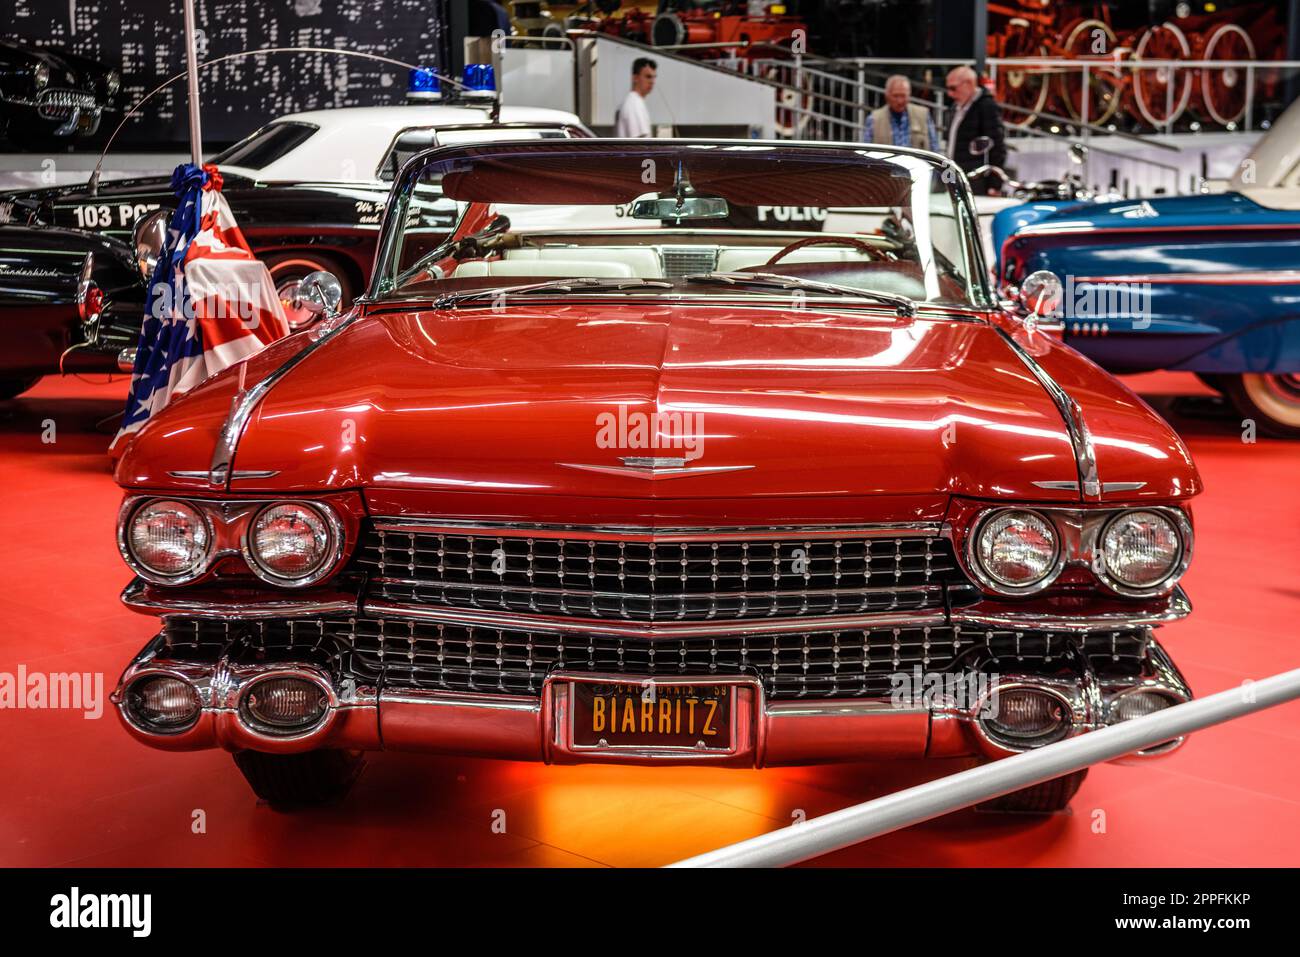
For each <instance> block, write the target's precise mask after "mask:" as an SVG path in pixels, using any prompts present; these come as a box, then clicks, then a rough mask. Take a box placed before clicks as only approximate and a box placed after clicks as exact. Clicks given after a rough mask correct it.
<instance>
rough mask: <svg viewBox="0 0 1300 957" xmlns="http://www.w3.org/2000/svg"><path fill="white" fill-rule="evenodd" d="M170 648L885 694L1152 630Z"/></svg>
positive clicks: (493, 681) (195, 630) (256, 641)
mask: <svg viewBox="0 0 1300 957" xmlns="http://www.w3.org/2000/svg"><path fill="white" fill-rule="evenodd" d="M164 637H165V641H166V642H167V645H168V648H169V651H170V652H171V653H172V654H174V655H175V656H176V657H182V658H184V657H188V655H187V654H186V653H185V650H186V649H189V648H206V649H213V648H215V647H218V646H220V647H222V648H223V650H222V651H221V652H219V653H218V654H228V655H230V656H231V657H232V658H233V659H235V660H249V661H274V660H290V659H292V660H303V659H306V660H309V661H317V662H320V663H321V664H322V665H325V666H327V667H330V668H332V669H333V670H334V671H335V672H336V673H339V674H347V675H351V676H353V677H356V678H358V679H361V680H363V681H368V682H373V683H376V684H378V683H382V685H383V686H384V687H386V688H398V689H401V688H406V689H412V688H421V689H429V690H445V691H476V692H492V693H502V694H516V695H538V694H540V692H541V688H542V684H543V682H544V681H545V679H546V676H547V675H548V674H551V673H552V672H554V671H560V670H566V671H591V672H596V673H612V674H626V675H629V676H634V677H643V676H652V675H659V676H663V677H670V676H681V675H688V676H695V675H698V676H702V677H703V676H734V675H752V676H754V677H756V678H758V679H759V680H760V681H761V682H762V684H763V688H764V692H765V694H766V695H767V696H768V697H769V698H774V699H790V698H851V697H882V696H888V695H889V693H890V691H891V684H892V682H891V676H892V675H895V674H898V673H900V672H902V673H911V672H912V669H914V668H917V667H919V668H921V669H922V670H923V671H926V672H944V671H952V670H957V669H961V668H984V669H986V670H990V671H998V672H1001V673H1003V674H1007V673H1010V672H1013V671H1019V670H1034V669H1037V668H1047V669H1054V668H1056V667H1058V666H1060V665H1061V664H1062V663H1063V662H1064V661H1065V658H1066V656H1067V654H1069V653H1070V652H1069V650H1068V649H1069V648H1070V645H1071V643H1073V645H1074V647H1075V648H1077V649H1078V650H1079V651H1081V652H1082V653H1084V654H1086V655H1088V657H1089V658H1090V659H1091V660H1092V662H1093V666H1094V667H1095V668H1096V669H1097V670H1098V672H1101V673H1112V672H1116V671H1120V672H1128V671H1131V670H1133V669H1135V668H1137V667H1138V666H1139V663H1140V661H1141V656H1142V653H1143V649H1144V648H1145V646H1146V641H1147V637H1148V632H1147V631H1146V630H1145V629H1128V630H1123V631H1104V632H1096V633H1092V634H1088V635H1065V634H1062V633H1052V632H1045V631H1028V630H1020V631H1017V630H1008V629H988V628H982V627H974V626H970V625H936V626H928V627H918V626H908V627H888V628H870V629H861V628H854V629H843V630H838V631H808V632H805V633H788V632H783V633H779V634H772V635H749V636H740V635H737V636H725V637H715V638H680V639H679V638H672V639H655V640H645V639H635V638H620V637H617V636H611V635H598V634H586V633H583V634H562V633H559V632H547V631H537V630H522V629H503V628H492V627H484V626H476V625H464V624H452V623H439V622H429V621H419V620H415V619H394V618H387V619H381V618H370V617H356V618H331V619H301V620H299V619H288V620H284V619H272V620H266V621H247V622H227V621H222V620H216V619H180V618H169V619H168V620H167V622H166V623H165V626H164Z"/></svg>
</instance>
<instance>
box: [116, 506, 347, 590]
mask: <svg viewBox="0 0 1300 957" xmlns="http://www.w3.org/2000/svg"><path fill="white" fill-rule="evenodd" d="M246 518H247V521H246V522H245V523H244V524H243V527H242V530H239V531H236V532H233V533H230V532H228V531H227V530H226V529H225V528H222V530H221V531H222V535H220V536H219V535H218V530H217V527H216V525H215V523H214V522H213V520H212V517H211V516H210V515H208V514H205V513H204V512H203V511H202V510H201V509H200V508H199V507H197V506H196V505H195V504H192V503H190V502H183V501H179V500H175V499H154V500H153V501H149V502H146V503H145V504H144V505H142V506H140V507H139V508H137V509H136V510H135V511H134V512H133V513H131V515H130V517H129V518H128V519H127V522H126V524H125V526H124V528H123V529H122V534H121V535H120V544H121V548H122V554H123V557H124V558H125V559H126V560H127V563H128V564H130V565H131V566H132V567H134V568H135V569H136V570H137V571H139V572H141V573H142V574H143V575H144V576H145V577H146V578H148V579H150V580H152V581H159V582H164V583H171V584H181V583H184V582H187V581H192V580H193V579H195V578H197V577H198V576H199V575H201V574H202V573H203V572H204V571H206V570H207V568H208V567H210V565H211V563H212V561H213V559H214V558H215V557H216V556H217V554H218V553H226V552H234V551H236V550H237V551H238V552H240V553H242V554H243V556H244V560H245V561H246V562H247V564H248V567H249V568H250V569H251V570H252V571H253V574H255V575H257V576H258V577H259V578H261V579H263V580H264V581H268V582H270V583H272V584H275V585H286V586H291V587H292V586H301V585H310V584H312V583H314V582H316V581H319V580H320V579H321V578H323V577H324V576H325V574H327V573H328V572H329V570H330V568H331V567H332V566H333V564H334V561H335V559H336V558H337V557H338V553H339V548H340V546H341V544H342V529H341V526H340V524H339V522H338V519H337V518H336V517H335V516H334V514H333V512H331V511H329V510H327V509H326V508H325V507H324V506H319V505H315V504H308V503H305V502H276V503H272V504H269V505H264V506H262V507H261V508H259V509H257V510H256V511H255V512H252V513H251V514H249V515H248V516H246ZM232 534H233V536H234V538H235V539H236V541H233V542H231V541H226V542H219V541H218V538H219V537H228V536H229V535H232Z"/></svg>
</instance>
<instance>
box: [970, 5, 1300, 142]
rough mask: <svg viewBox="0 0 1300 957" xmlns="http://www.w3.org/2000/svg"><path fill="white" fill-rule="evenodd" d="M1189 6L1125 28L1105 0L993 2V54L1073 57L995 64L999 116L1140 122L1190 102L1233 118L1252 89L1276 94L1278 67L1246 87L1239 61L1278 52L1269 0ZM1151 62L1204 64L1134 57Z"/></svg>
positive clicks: (1175, 117) (1210, 114)
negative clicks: (1205, 8) (1002, 108)
mask: <svg viewBox="0 0 1300 957" xmlns="http://www.w3.org/2000/svg"><path fill="white" fill-rule="evenodd" d="M1186 6H1187V5H1185V4H1180V5H1179V8H1178V9H1177V10H1175V16H1174V17H1173V18H1172V19H1170V20H1167V21H1165V22H1163V23H1158V24H1155V25H1146V26H1137V27H1125V26H1123V25H1117V24H1115V23H1114V22H1113V21H1112V16H1111V10H1110V7H1109V6H1107V5H1105V4H1099V3H1072V4H1065V5H1060V6H1056V5H1053V4H1051V3H1050V0H1012V2H1009V3H1008V2H1004V3H994V4H990V6H989V13H990V16H991V19H992V22H991V23H990V30H989V40H988V53H989V56H990V57H995V58H1025V59H1027V60H1034V59H1041V58H1047V57H1060V58H1063V59H1065V60H1067V61H1074V62H1067V63H1064V64H1060V65H1043V64H1035V63H1026V64H1025V65H1024V66H1023V67H1018V68H1008V67H1007V66H1006V65H1005V64H1004V65H1002V66H1001V67H1000V68H999V70H998V72H997V95H998V99H999V101H1000V102H1001V103H1003V104H1005V105H1006V106H1007V107H1008V109H1007V110H1006V112H1005V119H1006V121H1007V122H1008V123H1010V124H1012V125H1015V126H1027V125H1030V124H1032V123H1033V122H1035V120H1037V119H1038V117H1039V115H1040V114H1042V113H1057V114H1061V115H1064V116H1068V117H1070V118H1071V119H1073V120H1076V121H1079V122H1084V121H1086V122H1089V123H1098V124H1101V123H1109V122H1112V121H1114V120H1115V119H1116V118H1117V117H1122V118H1126V119H1127V120H1129V121H1131V122H1132V123H1135V124H1137V125H1141V126H1147V127H1166V126H1169V125H1172V124H1174V123H1177V122H1178V121H1179V120H1180V119H1181V118H1182V117H1183V116H1184V114H1185V113H1187V112H1188V111H1189V110H1191V111H1192V112H1193V113H1194V114H1195V116H1196V118H1197V119H1198V120H1200V121H1202V122H1209V123H1213V124H1217V125H1219V126H1225V127H1229V128H1231V127H1233V126H1235V125H1236V124H1237V123H1238V122H1240V121H1241V119H1242V117H1243V116H1244V115H1245V112H1246V109H1247V106H1248V103H1249V99H1250V97H1251V96H1252V95H1253V96H1254V97H1255V99H1256V100H1257V101H1261V100H1267V99H1269V98H1270V97H1271V96H1272V95H1273V91H1274V88H1275V86H1276V84H1277V76H1276V71H1272V70H1267V69H1264V70H1258V71H1254V76H1253V78H1251V79H1252V80H1253V83H1254V89H1253V91H1252V90H1251V89H1250V84H1249V83H1248V78H1247V70H1246V68H1245V67H1244V66H1243V65H1242V64H1243V63H1244V62H1246V61H1254V60H1257V59H1260V60H1270V59H1278V58H1280V57H1281V55H1282V48H1283V43H1284V36H1285V34H1284V30H1283V26H1282V24H1280V23H1279V22H1278V19H1277V14H1276V12H1275V10H1274V9H1273V7H1272V6H1270V5H1267V4H1258V3H1257V4H1246V5H1241V6H1236V7H1232V8H1229V9H1226V10H1215V11H1213V12H1209V13H1201V14H1193V13H1192V12H1191V11H1190V10H1187V9H1185V8H1186ZM1150 61H1200V62H1202V63H1204V64H1205V66H1203V67H1195V68H1193V67H1182V68H1180V67H1176V66H1173V65H1164V64H1159V65H1156V66H1146V67H1143V66H1141V64H1142V63H1144V62H1147V63H1150ZM1083 63H1086V64H1087V70H1086V71H1085V70H1083V69H1082V68H1081V66H1082V64H1083ZM1216 63H1222V64H1223V65H1221V66H1216V65H1214V64H1216Z"/></svg>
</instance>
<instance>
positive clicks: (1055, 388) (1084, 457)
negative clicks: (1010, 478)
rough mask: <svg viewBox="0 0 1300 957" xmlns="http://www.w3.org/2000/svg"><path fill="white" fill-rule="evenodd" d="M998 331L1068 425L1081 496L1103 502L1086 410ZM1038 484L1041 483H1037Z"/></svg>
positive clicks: (1094, 448)
mask: <svg viewBox="0 0 1300 957" xmlns="http://www.w3.org/2000/svg"><path fill="white" fill-rule="evenodd" d="M995 331H996V332H997V334H998V335H1000V336H1001V337H1002V338H1003V340H1004V341H1005V342H1006V344H1007V345H1008V346H1009V347H1010V349H1011V351H1012V352H1014V353H1015V354H1016V356H1017V357H1019V359H1020V361H1021V362H1022V363H1024V365H1025V368H1027V369H1028V370H1029V371H1030V372H1031V373H1032V374H1033V376H1034V378H1035V379H1037V380H1038V382H1039V384H1040V385H1042V387H1043V391H1044V392H1046V393H1047V395H1048V397H1049V398H1051V400H1052V402H1053V403H1055V405H1056V409H1057V411H1058V412H1060V413H1061V420H1062V421H1063V422H1064V423H1065V431H1066V433H1067V434H1068V435H1069V436H1070V445H1071V446H1072V447H1073V448H1074V462H1075V466H1076V467H1077V468H1078V470H1079V482H1078V488H1079V489H1080V491H1081V493H1082V498H1083V500H1084V501H1085V502H1086V501H1093V502H1096V501H1100V500H1101V491H1102V489H1101V479H1100V478H1099V476H1098V475H1097V448H1096V446H1095V445H1094V444H1093V441H1092V433H1091V432H1089V431H1088V424H1087V423H1086V422H1085V421H1084V418H1083V407H1082V406H1081V405H1079V403H1078V402H1077V401H1075V399H1074V397H1073V396H1071V395H1070V394H1069V393H1068V392H1066V391H1065V390H1064V389H1063V388H1061V385H1060V383H1058V382H1057V381H1056V380H1055V379H1053V378H1052V377H1051V376H1050V375H1048V373H1047V370H1046V369H1044V368H1043V367H1042V366H1040V365H1039V364H1038V362H1037V361H1036V360H1035V359H1034V357H1033V356H1031V355H1030V354H1029V353H1028V352H1026V351H1025V349H1024V347H1022V346H1021V345H1020V343H1018V342H1016V340H1015V338H1014V337H1013V336H1011V335H1010V334H1008V333H1007V332H1006V331H1005V330H1003V329H1000V328H996V327H995ZM1035 484H1039V483H1035Z"/></svg>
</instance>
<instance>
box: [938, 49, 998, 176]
mask: <svg viewBox="0 0 1300 957" xmlns="http://www.w3.org/2000/svg"><path fill="white" fill-rule="evenodd" d="M946 89H947V91H948V96H949V97H950V98H951V99H952V101H953V104H954V109H953V113H952V116H950V117H949V119H948V155H949V156H951V157H952V159H953V161H954V162H955V163H956V164H957V165H958V166H960V167H961V168H962V170H964V171H965V172H966V173H969V172H970V171H971V170H973V169H975V168H976V167H978V166H983V165H984V164H985V163H986V162H987V163H989V164H991V165H993V166H1000V167H1003V168H1005V167H1006V164H1007V143H1006V132H1005V130H1003V128H1002V111H1001V110H1000V109H999V108H998V104H997V102H996V101H995V100H994V99H993V94H991V93H988V92H986V91H985V90H984V88H983V87H981V86H980V84H979V78H978V77H977V76H976V75H975V71H974V70H972V69H971V68H970V67H968V66H959V67H956V68H955V69H954V70H953V71H952V72H951V73H949V74H948V83H947V86H946ZM981 136H987V137H988V138H989V139H990V140H992V141H993V145H992V147H991V148H990V149H989V150H988V158H987V159H985V154H984V153H972V152H971V151H970V146H971V143H972V142H974V141H975V140H976V139H978V138H979V137H981ZM1001 185H1002V184H1001V182H1000V181H999V180H998V179H997V177H995V176H979V177H976V178H975V179H973V180H971V189H973V190H974V191H975V192H976V193H996V192H998V189H999V187H1000V186H1001Z"/></svg>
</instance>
